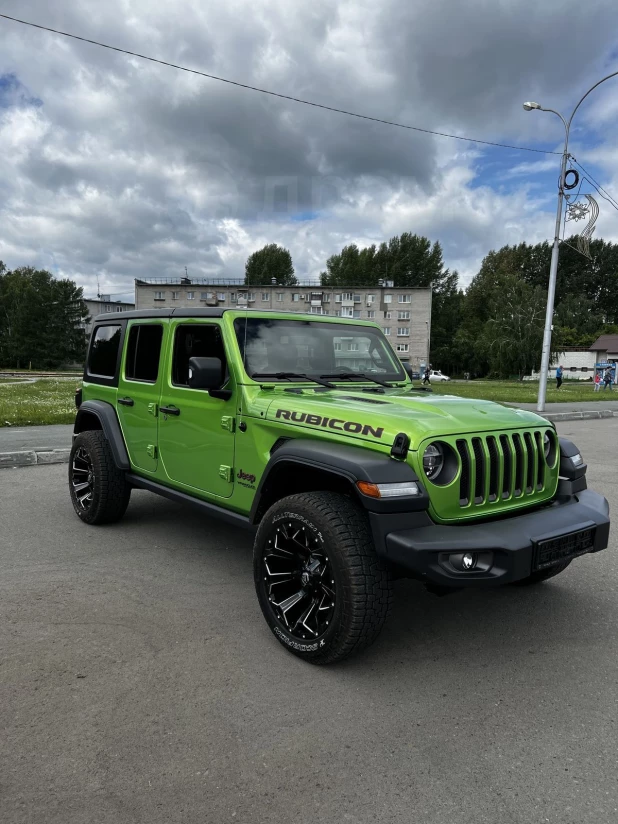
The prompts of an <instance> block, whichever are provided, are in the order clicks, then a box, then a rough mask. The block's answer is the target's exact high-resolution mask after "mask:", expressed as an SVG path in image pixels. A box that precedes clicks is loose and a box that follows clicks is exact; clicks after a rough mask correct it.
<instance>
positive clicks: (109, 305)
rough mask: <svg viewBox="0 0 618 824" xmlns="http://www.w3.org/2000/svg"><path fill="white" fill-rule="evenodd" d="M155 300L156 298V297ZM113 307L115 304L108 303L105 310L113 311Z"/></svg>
mask: <svg viewBox="0 0 618 824" xmlns="http://www.w3.org/2000/svg"><path fill="white" fill-rule="evenodd" d="M155 300H156V298H155ZM160 300H165V298H160ZM112 309H113V306H112V305H111V303H106V304H105V311H106V312H111V311H112Z"/></svg>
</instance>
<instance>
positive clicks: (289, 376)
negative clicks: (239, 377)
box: [251, 372, 337, 389]
mask: <svg viewBox="0 0 618 824" xmlns="http://www.w3.org/2000/svg"><path fill="white" fill-rule="evenodd" d="M251 377H252V378H278V379H279V380H288V381H293V380H305V381H313V383H319V384H320V386H326V387H327V389H336V388H337V387H336V386H335V384H334V383H329V382H328V381H324V380H322V377H323V376H320V377H319V378H312V377H311V375H306V374H305V373H304V372H254V373H253V374H252V375H251Z"/></svg>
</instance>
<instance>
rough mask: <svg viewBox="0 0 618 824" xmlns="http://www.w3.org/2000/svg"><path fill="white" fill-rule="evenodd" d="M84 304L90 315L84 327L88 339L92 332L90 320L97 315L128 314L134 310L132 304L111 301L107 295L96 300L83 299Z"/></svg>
mask: <svg viewBox="0 0 618 824" xmlns="http://www.w3.org/2000/svg"><path fill="white" fill-rule="evenodd" d="M84 303H85V304H86V307H87V309H88V314H89V315H90V317H89V318H88V320H87V321H86V323H85V326H84V328H85V331H86V335H87V336H88V337H89V336H90V333H91V332H92V319H93V318H95V317H96V316H97V315H102V314H106V313H108V312H110V313H111V312H130V311H131V310H132V309H135V304H134V303H126V302H125V301H122V300H111V296H108V295H101V296H100V297H98V298H84Z"/></svg>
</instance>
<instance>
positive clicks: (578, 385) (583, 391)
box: [431, 381, 618, 403]
mask: <svg viewBox="0 0 618 824" xmlns="http://www.w3.org/2000/svg"><path fill="white" fill-rule="evenodd" d="M431 388H432V389H433V391H434V392H435V393H436V394H437V393H440V394H444V395H460V396H461V397H463V398H480V399H482V400H487V401H509V402H511V403H535V402H536V399H537V394H538V391H539V385H538V383H537V382H535V381H522V382H520V381H478V382H477V381H471V382H470V383H466V382H465V381H455V382H453V381H449V382H448V383H437V382H436V383H432V385H431ZM546 400H547V402H548V403H578V402H580V401H608V400H612V401H613V400H616V401H618V391H617V390H616V387H614V390H613V391H612V392H610V391H609V390H607V389H600V390H599V391H598V392H595V391H594V387H593V384H592V382H590V383H588V382H587V381H586V382H579V381H565V382H564V383H563V384H562V387H561V388H560V389H558V390H557V389H556V382H555V381H551V382H550V383H549V384H548V386H547V399H546Z"/></svg>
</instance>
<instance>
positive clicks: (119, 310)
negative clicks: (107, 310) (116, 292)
mask: <svg viewBox="0 0 618 824" xmlns="http://www.w3.org/2000/svg"><path fill="white" fill-rule="evenodd" d="M116 311H117V312H124V309H123V308H122V306H117V307H116Z"/></svg>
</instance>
